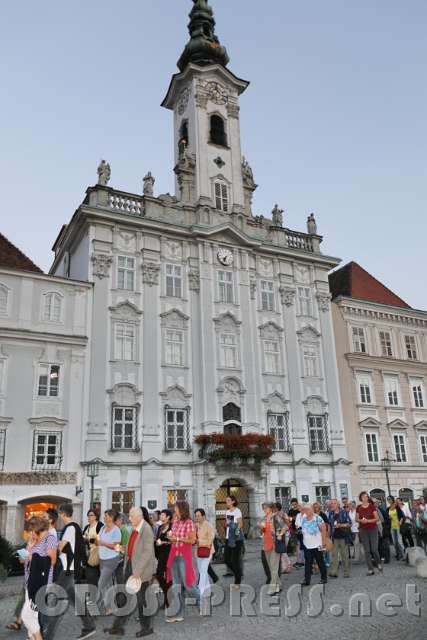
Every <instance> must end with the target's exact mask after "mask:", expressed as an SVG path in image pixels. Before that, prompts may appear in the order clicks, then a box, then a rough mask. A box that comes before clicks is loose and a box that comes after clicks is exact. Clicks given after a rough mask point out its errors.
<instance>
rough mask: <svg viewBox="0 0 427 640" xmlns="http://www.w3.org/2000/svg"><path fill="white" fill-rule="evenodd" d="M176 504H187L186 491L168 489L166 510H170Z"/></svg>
mask: <svg viewBox="0 0 427 640" xmlns="http://www.w3.org/2000/svg"><path fill="white" fill-rule="evenodd" d="M177 502H188V491H187V489H168V490H167V505H168V506H167V508H168V509H171V508H173V507H174V505H175V504H176V503H177Z"/></svg>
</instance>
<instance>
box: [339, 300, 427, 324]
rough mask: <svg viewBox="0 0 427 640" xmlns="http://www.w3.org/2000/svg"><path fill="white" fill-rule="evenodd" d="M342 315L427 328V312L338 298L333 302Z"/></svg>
mask: <svg viewBox="0 0 427 640" xmlns="http://www.w3.org/2000/svg"><path fill="white" fill-rule="evenodd" d="M334 303H335V304H337V305H338V306H339V307H340V308H341V309H342V310H343V312H344V313H346V314H348V315H351V316H357V317H365V318H370V319H375V320H381V321H385V322H396V323H398V324H401V325H403V326H419V327H425V328H427V311H420V310H417V309H405V308H403V307H393V306H391V305H390V306H388V305H382V304H378V303H374V302H372V303H370V302H368V301H366V300H357V299H353V298H344V297H339V298H336V299H335V300H334Z"/></svg>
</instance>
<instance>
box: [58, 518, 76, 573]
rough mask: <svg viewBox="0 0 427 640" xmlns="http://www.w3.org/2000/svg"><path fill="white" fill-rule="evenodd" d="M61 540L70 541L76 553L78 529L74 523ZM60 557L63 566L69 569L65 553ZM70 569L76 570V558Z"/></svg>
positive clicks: (72, 549)
mask: <svg viewBox="0 0 427 640" xmlns="http://www.w3.org/2000/svg"><path fill="white" fill-rule="evenodd" d="M61 542H69V543H70V547H71V551H72V552H73V553H74V548H75V546H76V530H75V528H74V527H73V526H72V525H71V526H69V527H68V528H67V529H66V530H65V533H64V535H63V536H62V539H61ZM59 557H60V559H61V562H62V566H63V568H64V571H65V570H66V569H67V556H66V554H65V553H61V554H60V556H59ZM70 571H74V560H73V561H72V563H71V566H70Z"/></svg>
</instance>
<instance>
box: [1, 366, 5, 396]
mask: <svg viewBox="0 0 427 640" xmlns="http://www.w3.org/2000/svg"><path fill="white" fill-rule="evenodd" d="M5 371H6V364H5V360H0V395H1V394H2V393H4V384H5V377H6V376H5Z"/></svg>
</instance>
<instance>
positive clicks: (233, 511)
mask: <svg viewBox="0 0 427 640" xmlns="http://www.w3.org/2000/svg"><path fill="white" fill-rule="evenodd" d="M230 516H234V522H236V523H237V520H238V519H239V518H242V512H241V511H240V509H238V508H237V507H236V508H235V509H228V511H226V512H225V521H226V522H227V518H229V517H230ZM225 537H226V539H227V540H228V527H227V530H226V532H225Z"/></svg>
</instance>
